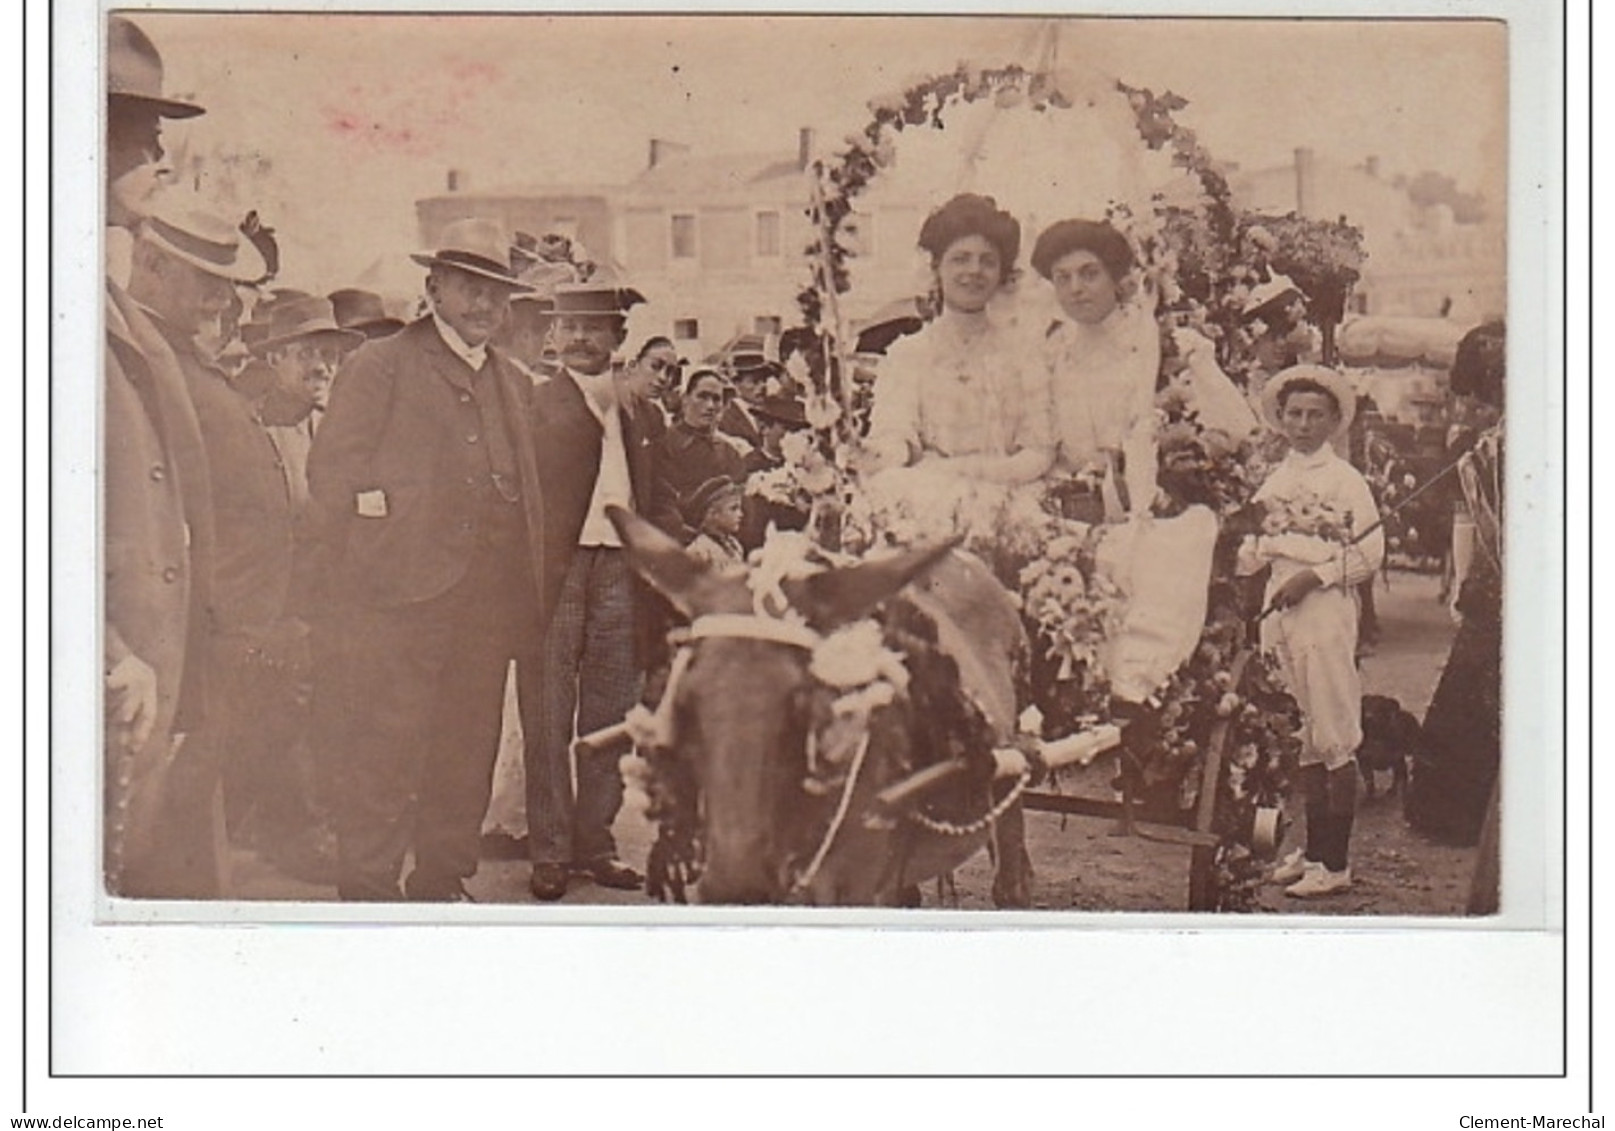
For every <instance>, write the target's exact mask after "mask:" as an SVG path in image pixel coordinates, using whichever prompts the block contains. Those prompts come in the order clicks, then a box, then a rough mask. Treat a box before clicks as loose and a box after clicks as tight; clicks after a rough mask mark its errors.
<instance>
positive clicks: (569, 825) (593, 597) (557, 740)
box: [518, 272, 656, 900]
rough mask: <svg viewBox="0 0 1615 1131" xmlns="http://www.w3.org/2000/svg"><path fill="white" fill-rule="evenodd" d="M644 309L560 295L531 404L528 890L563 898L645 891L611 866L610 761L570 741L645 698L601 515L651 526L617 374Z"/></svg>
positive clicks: (642, 465)
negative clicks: (630, 319) (589, 885)
mask: <svg viewBox="0 0 1615 1131" xmlns="http://www.w3.org/2000/svg"><path fill="white" fill-rule="evenodd" d="M643 301H644V296H642V295H641V294H640V293H639V292H638V291H636V290H634V289H633V288H632V287H627V286H622V285H619V284H618V283H617V282H616V281H615V280H614V279H612V278H611V276H610V275H609V273H605V272H601V273H597V274H595V275H594V276H593V277H592V278H591V279H590V280H589V281H588V282H586V283H573V284H567V285H563V286H559V287H557V288H556V290H555V329H554V334H555V340H556V343H557V346H558V348H559V350H560V363H561V368H560V370H559V372H558V373H557V374H556V375H555V376H554V377H553V378H551V379H550V380H548V381H546V382H544V383H542V384H540V385H539V386H538V387H537V388H536V389H535V390H534V393H533V422H534V423H533V427H534V441H533V442H534V449H535V451H536V452H537V459H538V475H539V478H540V481H541V482H542V483H543V484H544V537H543V543H544V554H545V558H544V568H543V574H542V578H543V582H542V588H541V592H542V599H541V603H540V625H541V627H542V631H543V648H542V656H541V657H539V662H538V663H537V664H536V665H535V664H532V663H522V664H519V665H518V678H519V681H520V691H521V708H522V729H523V731H524V733H525V736H526V759H527V767H526V768H527V827H528V845H529V851H530V854H531V857H532V865H533V872H532V879H531V884H530V887H531V890H532V893H533V895H534V896H535V897H537V898H539V899H543V900H554V899H559V898H560V897H561V896H562V895H564V894H566V889H567V885H568V883H569V881H570V878H571V876H572V875H573V874H574V873H576V874H579V875H583V876H587V877H588V878H590V879H592V880H594V881H595V882H596V883H599V884H602V885H605V886H608V887H613V888H623V889H634V888H638V887H639V886H640V885H641V883H642V882H643V878H642V877H641V876H640V874H639V873H638V872H637V871H635V870H634V869H633V868H631V867H629V866H628V865H626V864H624V863H623V862H622V861H620V860H619V859H617V846H616V842H615V840H614V839H613V837H612V833H611V824H612V821H613V820H615V818H616V816H617V811H618V810H619V809H620V808H621V807H622V795H623V783H622V775H621V773H620V772H619V771H618V768H617V758H616V756H615V755H608V754H600V753H592V752H591V753H585V754H580V755H579V756H578V763H577V767H576V784H575V785H574V772H573V765H572V742H573V739H574V737H575V736H576V735H578V734H587V733H589V732H590V731H593V730H597V729H599V728H601V727H605V726H609V725H611V724H613V723H616V722H620V721H621V720H622V717H623V715H624V714H625V713H626V712H627V710H628V708H629V707H631V706H633V704H634V702H635V701H636V699H637V698H638V695H639V682H640V681H639V672H640V668H639V664H638V661H637V656H636V629H637V627H638V616H637V615H636V598H635V591H636V585H635V581H634V577H633V573H632V570H631V568H630V566H629V565H628V560H627V557H626V555H625V554H624V552H623V549H622V540H621V538H619V537H618V535H617V531H616V528H615V527H613V526H612V524H611V522H610V521H609V520H608V519H607V518H606V508H607V507H610V506H613V505H615V506H621V507H626V508H629V509H632V510H636V511H639V512H640V513H645V512H646V511H647V510H648V509H649V507H650V506H651V499H650V494H649V493H650V491H651V490H652V489H653V485H654V484H655V482H656V477H655V474H654V469H653V467H652V464H651V445H650V441H649V439H648V437H647V435H646V431H645V428H644V425H643V421H642V418H641V414H642V413H643V412H644V411H645V407H646V406H643V405H641V404H640V403H639V402H638V401H637V399H636V398H635V397H633V395H632V394H631V393H630V392H629V390H628V389H627V387H626V384H627V383H626V380H625V375H624V374H623V372H622V371H621V370H620V369H619V368H618V367H617V366H615V365H614V364H613V359H614V355H615V354H616V352H617V351H618V350H619V349H621V348H622V344H623V342H624V340H625V339H626V335H627V326H626V321H627V313H628V310H629V309H630V308H631V307H632V306H634V305H635V304H636V303H640V302H643Z"/></svg>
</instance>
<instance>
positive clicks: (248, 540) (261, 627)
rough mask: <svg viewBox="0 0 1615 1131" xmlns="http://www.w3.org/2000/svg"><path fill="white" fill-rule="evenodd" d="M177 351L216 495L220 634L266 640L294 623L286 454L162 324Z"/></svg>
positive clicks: (248, 407)
mask: <svg viewBox="0 0 1615 1131" xmlns="http://www.w3.org/2000/svg"><path fill="white" fill-rule="evenodd" d="M158 328H159V329H161V330H163V332H164V334H165V336H166V337H168V339H169V344H170V345H172V346H173V347H174V354H175V356H176V357H177V358H179V362H180V368H181V369H182V370H183V371H184V374H185V383H186V387H187V388H188V389H189V390H190V394H191V403H192V404H193V405H194V406H195V408H196V419H197V423H198V424H199V425H200V426H201V432H202V442H203V444H204V445H205V446H206V448H207V458H208V470H209V479H210V482H211V485H212V493H213V521H214V554H213V567H214V568H213V627H214V628H215V630H216V631H218V632H219V633H221V634H226V635H247V636H252V637H263V636H266V635H268V634H269V633H271V632H272V631H273V630H275V629H276V628H277V627H278V626H279V625H280V623H281V622H282V621H283V620H284V619H285V617H286V615H287V607H286V597H287V588H288V586H289V585H290V583H291V576H292V550H293V537H292V522H293V510H292V500H291V492H290V489H289V488H288V486H287V483H286V473H285V469H284V468H283V467H282V465H281V459H280V454H279V453H278V452H277V451H276V450H275V445H274V443H273V442H272V441H271V440H270V438H269V433H268V432H266V431H265V430H264V427H263V425H262V424H260V423H259V422H258V419H257V416H256V415H255V413H254V411H253V405H252V402H251V401H249V400H248V399H247V398H246V397H244V396H243V395H242V394H241V393H239V392H238V391H236V390H235V389H234V388H232V387H231V386H230V383H229V380H228V378H226V377H225V375H224V373H223V372H221V371H220V370H219V369H217V368H215V367H214V366H212V365H210V364H208V363H207V362H204V361H203V360H202V359H201V358H200V357H198V356H197V355H196V352H195V350H194V349H191V348H188V344H187V343H184V342H182V341H176V340H175V339H176V336H175V335H174V334H173V333H172V332H171V331H170V330H169V329H168V328H167V327H165V326H163V325H162V324H161V323H159V325H158Z"/></svg>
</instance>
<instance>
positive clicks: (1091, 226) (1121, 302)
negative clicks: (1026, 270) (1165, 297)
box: [1032, 220, 1161, 522]
mask: <svg viewBox="0 0 1615 1131" xmlns="http://www.w3.org/2000/svg"><path fill="white" fill-rule="evenodd" d="M1032 267H1033V268H1034V269H1035V270H1036V271H1037V273H1038V274H1039V275H1042V276H1043V277H1044V278H1045V279H1047V280H1048V281H1049V282H1050V283H1052V284H1054V295H1055V298H1056V299H1057V300H1058V301H1059V304H1060V310H1061V313H1062V315H1063V317H1061V318H1058V319H1056V320H1055V322H1054V324H1053V325H1052V326H1050V327H1049V328H1048V331H1047V332H1046V333H1045V334H1044V337H1043V343H1042V353H1043V364H1044V365H1045V366H1046V367H1047V370H1048V374H1049V385H1050V389H1051V395H1052V397H1053V400H1054V419H1055V435H1056V438H1057V439H1058V441H1059V455H1058V459H1057V463H1056V467H1057V469H1058V470H1059V471H1060V472H1062V473H1064V474H1067V475H1071V476H1075V477H1076V480H1077V481H1076V482H1075V483H1074V484H1073V488H1074V489H1075V490H1076V492H1077V494H1076V495H1075V496H1073V497H1071V499H1070V501H1069V503H1068V510H1069V511H1070V512H1071V513H1070V517H1072V518H1078V519H1082V520H1083V521H1086V522H1097V521H1099V520H1100V519H1101V518H1104V519H1109V520H1111V521H1120V520H1121V519H1123V518H1125V517H1126V516H1127V515H1128V514H1133V513H1144V512H1147V511H1148V509H1149V506H1150V504H1151V502H1153V501H1154V497H1155V411H1154V409H1155V381H1156V376H1157V374H1158V373H1159V371H1160V368H1161V339H1160V331H1159V330H1158V329H1157V328H1156V325H1155V319H1154V317H1153V315H1152V313H1151V311H1150V310H1149V309H1148V308H1147V307H1146V305H1145V304H1144V303H1143V302H1142V301H1139V300H1138V299H1137V298H1136V295H1135V292H1136V286H1135V284H1134V281H1133V279H1132V278H1131V272H1132V269H1133V251H1132V248H1131V247H1129V246H1128V243H1127V239H1126V237H1124V236H1123V235H1122V234H1121V233H1120V232H1118V231H1117V230H1116V229H1115V228H1113V227H1111V226H1110V225H1109V224H1106V223H1099V222H1096V221H1093V220H1061V221H1059V222H1058V223H1055V224H1051V225H1049V227H1048V228H1046V229H1044V231H1043V233H1042V235H1040V236H1038V238H1037V244H1036V246H1035V247H1034V248H1033V249H1032Z"/></svg>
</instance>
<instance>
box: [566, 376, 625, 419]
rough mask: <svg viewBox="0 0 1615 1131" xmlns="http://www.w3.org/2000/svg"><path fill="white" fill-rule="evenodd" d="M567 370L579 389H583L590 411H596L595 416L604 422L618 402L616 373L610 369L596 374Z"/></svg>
mask: <svg viewBox="0 0 1615 1131" xmlns="http://www.w3.org/2000/svg"><path fill="white" fill-rule="evenodd" d="M566 372H567V375H568V376H570V377H571V378H572V380H574V381H576V382H577V384H578V389H579V390H581V391H582V393H583V403H584V404H586V405H588V406H589V411H590V412H592V413H594V415H595V418H596V419H597V420H599V421H600V423H602V424H604V423H605V422H606V417H607V416H609V415H610V412H611V409H612V408H613V407H614V406H615V405H616V403H617V391H616V388H615V384H614V383H615V380H616V374H615V373H613V372H612V371H611V370H610V369H608V370H606V371H605V372H604V373H595V374H588V373H579V372H577V371H576V370H574V369H568V370H567V371H566Z"/></svg>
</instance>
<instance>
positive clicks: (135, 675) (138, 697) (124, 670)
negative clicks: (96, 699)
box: [106, 652, 157, 750]
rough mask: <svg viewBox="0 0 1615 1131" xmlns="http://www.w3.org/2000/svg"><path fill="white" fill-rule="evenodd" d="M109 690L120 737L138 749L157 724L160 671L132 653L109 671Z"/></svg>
mask: <svg viewBox="0 0 1615 1131" xmlns="http://www.w3.org/2000/svg"><path fill="white" fill-rule="evenodd" d="M106 690H107V704H108V706H109V707H110V709H111V711H112V722H113V724H114V725H115V726H116V727H117V728H118V732H119V737H120V738H122V739H123V740H124V741H125V742H127V743H128V744H129V746H130V747H131V748H133V749H137V750H138V749H139V748H140V747H142V746H144V745H145V744H146V740H147V739H148V738H150V737H151V728H152V727H153V726H155V725H156V723H157V673H156V672H155V671H153V670H152V668H151V665H150V664H148V663H146V661H145V660H142V659H141V658H140V657H139V656H137V655H135V654H134V653H133V652H131V653H129V654H128V655H127V656H125V657H124V658H123V659H121V660H119V661H118V662H117V663H116V664H114V665H113V666H112V670H111V671H109V672H107V688H106Z"/></svg>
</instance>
